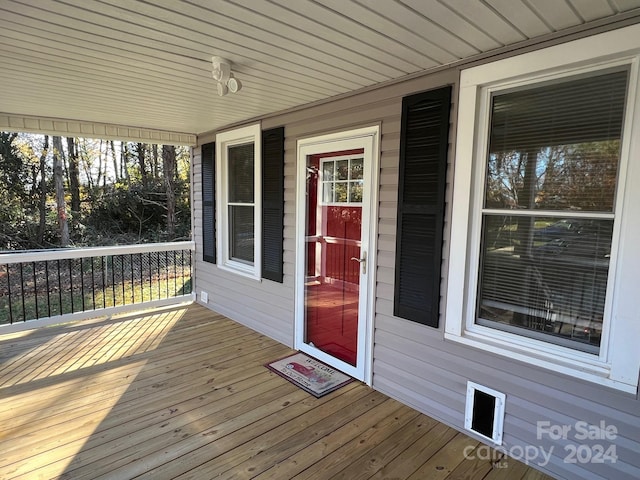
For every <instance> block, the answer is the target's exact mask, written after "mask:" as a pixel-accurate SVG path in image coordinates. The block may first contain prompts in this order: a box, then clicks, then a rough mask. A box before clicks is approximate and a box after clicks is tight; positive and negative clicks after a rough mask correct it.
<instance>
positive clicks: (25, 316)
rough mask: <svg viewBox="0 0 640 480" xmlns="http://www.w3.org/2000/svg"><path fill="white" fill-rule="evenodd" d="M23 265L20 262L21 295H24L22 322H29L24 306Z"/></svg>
mask: <svg viewBox="0 0 640 480" xmlns="http://www.w3.org/2000/svg"><path fill="white" fill-rule="evenodd" d="M23 265H24V264H23V263H22V262H20V294H21V295H22V321H26V320H27V312H26V309H25V304H24V269H23Z"/></svg>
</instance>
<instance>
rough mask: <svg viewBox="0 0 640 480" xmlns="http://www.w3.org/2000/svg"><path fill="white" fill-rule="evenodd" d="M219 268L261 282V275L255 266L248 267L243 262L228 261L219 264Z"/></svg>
mask: <svg viewBox="0 0 640 480" xmlns="http://www.w3.org/2000/svg"><path fill="white" fill-rule="evenodd" d="M218 268H219V269H220V270H223V271H225V272H231V273H233V274H236V275H239V276H241V277H245V278H249V279H251V280H255V281H257V282H261V281H262V279H261V278H260V275H259V274H257V273H256V271H255V269H254V268H253V267H248V266H247V265H244V264H242V263H235V262H228V263H220V264H218Z"/></svg>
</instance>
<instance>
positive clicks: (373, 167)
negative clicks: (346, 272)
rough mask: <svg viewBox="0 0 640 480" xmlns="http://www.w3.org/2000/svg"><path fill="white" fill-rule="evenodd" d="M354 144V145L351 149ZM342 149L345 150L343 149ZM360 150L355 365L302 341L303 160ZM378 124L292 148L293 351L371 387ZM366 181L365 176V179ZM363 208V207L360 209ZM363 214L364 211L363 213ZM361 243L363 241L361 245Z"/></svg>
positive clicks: (338, 133) (304, 203)
mask: <svg viewBox="0 0 640 480" xmlns="http://www.w3.org/2000/svg"><path fill="white" fill-rule="evenodd" d="M354 143H355V144H357V145H356V146H354ZM345 147H346V148H345ZM354 148H364V155H365V164H366V163H367V160H368V163H369V185H368V188H369V208H368V211H367V213H368V216H369V229H368V232H366V231H364V230H365V229H364V228H363V231H362V240H363V241H364V240H365V238H366V243H367V274H366V282H365V283H364V284H362V283H361V285H360V288H365V289H366V292H367V298H366V303H365V308H364V310H365V314H364V319H363V321H361V320H362V319H359V327H358V356H357V360H356V366H355V367H354V366H353V365H350V364H348V363H346V362H343V361H341V360H339V359H337V358H335V357H332V356H330V355H328V354H327V353H325V352H323V351H321V350H320V349H317V348H313V347H311V346H309V345H308V344H306V343H305V342H304V333H305V325H304V317H305V306H304V293H305V290H304V283H305V278H306V241H305V240H306V239H305V237H306V235H305V234H306V175H307V169H306V166H307V157H308V156H309V155H314V154H322V153H327V152H333V151H339V150H347V149H354ZM379 165H380V125H379V124H377V125H372V126H368V127H363V128H357V129H352V130H345V131H341V132H336V133H330V134H325V135H319V136H314V137H309V138H304V139H300V140H298V142H297V148H296V172H297V173H296V188H297V194H296V267H295V272H296V275H295V319H294V348H295V349H297V350H300V351H302V352H305V353H308V354H310V355H312V356H314V357H316V358H317V359H318V360H321V361H323V362H325V363H327V364H329V365H331V366H332V367H334V368H336V369H338V370H341V371H343V372H344V373H346V374H348V375H350V376H352V377H354V378H356V379H358V380H361V381H363V382H365V383H366V384H367V385H371V383H372V376H373V369H372V366H373V317H374V314H375V297H376V295H375V293H376V290H375V287H376V271H377V251H378V247H377V239H378V191H379V176H380V175H379V172H380V167H379ZM365 178H366V176H365ZM363 208H364V206H363ZM363 214H364V211H363ZM363 243H364V242H363Z"/></svg>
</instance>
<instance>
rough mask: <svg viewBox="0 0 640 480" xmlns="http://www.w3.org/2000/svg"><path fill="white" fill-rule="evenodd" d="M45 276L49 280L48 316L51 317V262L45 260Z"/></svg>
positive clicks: (47, 284)
mask: <svg viewBox="0 0 640 480" xmlns="http://www.w3.org/2000/svg"><path fill="white" fill-rule="evenodd" d="M44 275H45V278H46V279H47V283H46V286H47V316H48V317H50V316H51V290H50V289H49V261H48V260H45V262H44Z"/></svg>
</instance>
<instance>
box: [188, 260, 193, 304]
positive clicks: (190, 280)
mask: <svg viewBox="0 0 640 480" xmlns="http://www.w3.org/2000/svg"><path fill="white" fill-rule="evenodd" d="M192 292H193V258H192V256H191V250H189V293H192Z"/></svg>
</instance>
